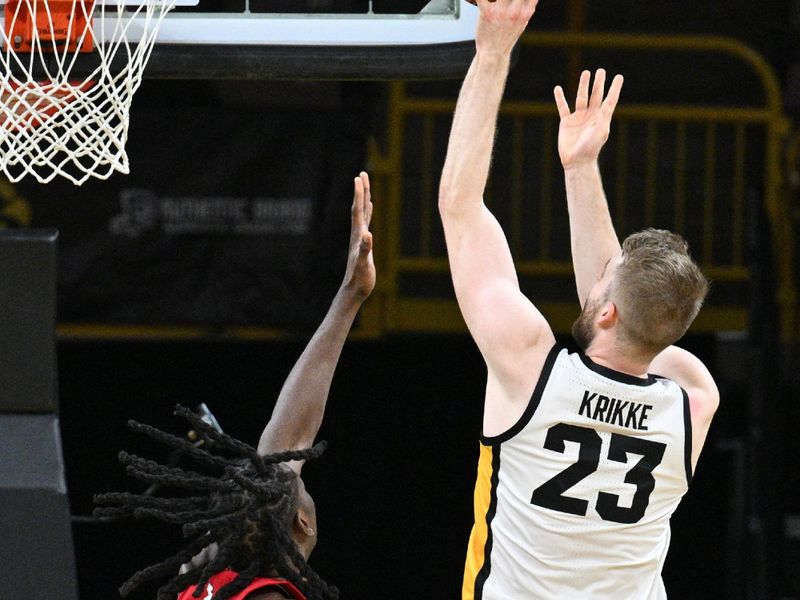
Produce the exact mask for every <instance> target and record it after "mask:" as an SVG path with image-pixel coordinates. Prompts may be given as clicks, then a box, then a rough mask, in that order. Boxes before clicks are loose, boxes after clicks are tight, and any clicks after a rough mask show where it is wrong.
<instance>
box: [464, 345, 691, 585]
mask: <svg viewBox="0 0 800 600" xmlns="http://www.w3.org/2000/svg"><path fill="white" fill-rule="evenodd" d="M691 440H692V435H691V419H690V413H689V400H688V397H687V395H686V393H685V392H684V391H683V390H682V389H681V388H680V387H679V386H678V385H677V384H676V383H675V382H673V381H670V380H668V379H663V378H659V377H656V376H649V377H648V378H646V379H643V378H639V377H634V376H631V375H627V374H625V373H619V372H617V371H613V370H611V369H609V368H606V367H603V366H601V365H598V364H595V363H593V362H592V361H591V360H590V359H589V358H588V357H586V356H584V355H582V354H570V353H568V352H567V351H566V350H564V349H562V348H560V347H558V346H556V347H554V348H553V350H551V351H550V354H549V355H548V357H547V360H546V362H545V365H544V368H543V369H542V375H541V377H540V379H539V382H538V383H537V385H536V389H535V390H534V392H533V396H532V398H531V401H530V404H529V405H528V407H527V409H526V410H525V413H524V414H523V415H522V417H521V419H520V420H519V422H518V423H516V424H515V425H514V426H513V427H512V428H511V429H509V430H508V431H507V432H505V433H504V434H502V435H500V436H496V437H491V438H487V437H483V438H481V448H480V460H479V465H478V481H477V484H476V486H475V525H474V527H473V530H472V535H471V536H470V542H469V551H468V554H467V561H466V568H465V574H464V585H463V589H462V598H463V600H552V599H559V600H560V599H569V600H579V599H592V600H604V599H607V600H661V599H664V598H666V592H665V590H664V584H663V582H662V581H661V569H662V567H663V565H664V559H665V558H666V554H667V548H668V546H669V539H670V529H669V519H670V516H671V515H672V513H673V512H674V511H675V509H676V508H677V506H678V503H679V502H680V500H681V498H682V496H683V494H684V493H686V490H687V489H688V486H689V480H690V478H691V462H690V461H691Z"/></svg>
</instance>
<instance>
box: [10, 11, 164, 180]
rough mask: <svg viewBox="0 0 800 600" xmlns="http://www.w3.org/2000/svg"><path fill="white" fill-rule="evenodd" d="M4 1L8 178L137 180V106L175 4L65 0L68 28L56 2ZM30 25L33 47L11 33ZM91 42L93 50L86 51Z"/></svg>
mask: <svg viewBox="0 0 800 600" xmlns="http://www.w3.org/2000/svg"><path fill="white" fill-rule="evenodd" d="M5 1H6V2H9V5H8V9H7V11H6V19H5V20H6V23H5V24H4V25H5V26H4V27H3V28H2V49H0V171H2V173H4V174H5V175H6V177H8V178H9V179H10V180H11V181H19V180H20V179H21V178H23V177H24V176H26V175H32V176H34V177H35V178H36V179H37V180H38V181H40V182H41V183H47V182H49V181H51V180H52V179H53V178H54V177H56V176H62V177H66V178H67V179H69V180H70V181H72V182H73V183H75V184H76V185H80V184H82V183H84V182H85V181H86V180H87V179H89V178H90V177H96V178H98V179H107V178H108V177H109V176H110V175H112V174H113V173H114V172H115V171H118V172H120V173H128V172H129V170H130V169H129V164H128V155H127V153H126V151H125V143H126V141H127V139H128V122H129V115H130V106H131V101H132V99H133V94H134V93H135V92H136V90H137V89H138V88H139V85H140V84H141V81H142V72H143V71H144V68H145V66H146V65H147V61H148V59H149V58H150V53H151V51H152V49H153V44H154V42H155V39H156V35H157V34H158V28H159V25H160V24H161V21H162V19H163V18H164V16H165V15H166V14H167V12H168V11H169V10H170V9H171V8H172V6H173V0H141V2H139V3H137V4H136V5H128V6H125V1H126V0H97V1H96V2H93V1H92V0H66V2H65V1H64V0H61V6H62V7H63V6H66V7H68V8H66V10H67V11H69V14H70V19H69V21H68V24H67V25H66V31H65V28H64V25H63V21H64V20H63V19H61V20H60V21H59V19H58V18H57V17H56V18H54V14H56V12H57V10H56V9H55V8H54V7H55V5H56V4H57V3H58V2H57V0H18V2H13V1H12V0H5ZM128 1H129V0H128ZM2 8H3V7H0V10H2ZM64 10H65V9H63V8H62V11H64ZM26 15H27V16H26ZM26 22H27V23H28V24H27V25H26V27H27V36H28V40H30V42H29V43H28V42H27V41H26V40H24V39H23V38H24V36H20V35H15V34H13V33H10V32H14V30H15V24H17V23H21V24H23V25H25V24H26ZM93 22H94V23H95V26H94V28H93V27H92V24H93ZM32 24H35V25H36V26H35V27H34V26H32ZM54 30H55V32H56V33H55V34H53V33H52V32H53V31H54ZM9 37H11V38H12V39H9ZM65 37H66V39H72V40H73V42H72V43H66V42H65ZM26 44H28V45H27V46H26ZM85 45H90V46H93V51H92V52H91V53H79V52H77V48H81V47H84V46H85ZM87 64H88V66H87ZM76 65H80V69H77V68H75V67H76ZM72 71H74V73H73V74H71V72H72Z"/></svg>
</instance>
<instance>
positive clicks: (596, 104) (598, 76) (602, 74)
mask: <svg viewBox="0 0 800 600" xmlns="http://www.w3.org/2000/svg"><path fill="white" fill-rule="evenodd" d="M605 88H606V70H605V69H597V71H595V73H594V85H593V86H592V97H591V98H590V99H589V106H591V107H592V108H600V105H601V104H602V103H603V92H604V91H605Z"/></svg>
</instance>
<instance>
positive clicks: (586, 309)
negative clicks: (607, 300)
mask: <svg viewBox="0 0 800 600" xmlns="http://www.w3.org/2000/svg"><path fill="white" fill-rule="evenodd" d="M602 305H603V301H602V300H600V299H597V300H593V299H592V298H589V299H587V300H586V304H584V305H583V310H582V311H581V314H580V315H579V316H578V318H577V319H575V322H574V323H573V324H572V337H573V338H574V339H575V343H577V344H578V347H579V348H580V349H581V351H582V352H586V350H587V349H588V348H589V345H590V344H591V343H592V340H593V339H594V336H595V330H594V319H595V317H596V316H597V311H598V310H600V309H601V308H602Z"/></svg>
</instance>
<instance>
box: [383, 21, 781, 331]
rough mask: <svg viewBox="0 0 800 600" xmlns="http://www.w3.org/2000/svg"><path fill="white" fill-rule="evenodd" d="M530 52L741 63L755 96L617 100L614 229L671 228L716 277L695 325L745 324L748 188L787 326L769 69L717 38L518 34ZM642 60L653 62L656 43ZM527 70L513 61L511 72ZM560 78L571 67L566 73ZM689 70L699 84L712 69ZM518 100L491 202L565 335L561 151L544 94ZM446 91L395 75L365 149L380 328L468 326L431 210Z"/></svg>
mask: <svg viewBox="0 0 800 600" xmlns="http://www.w3.org/2000/svg"><path fill="white" fill-rule="evenodd" d="M532 48H537V53H540V52H542V51H543V50H547V51H553V50H556V51H564V52H573V53H574V52H576V51H577V52H581V51H584V50H586V51H590V50H598V49H601V50H602V51H603V52H604V53H608V52H612V53H613V55H614V56H620V57H623V58H624V57H626V56H627V57H630V56H634V55H635V56H636V59H637V61H638V62H639V63H640V64H641V63H642V62H644V63H645V64H646V61H648V60H649V58H648V54H647V53H648V52H653V51H655V52H657V53H661V54H662V55H663V54H664V53H667V54H675V55H683V56H685V55H686V54H687V53H696V54H697V55H698V56H699V57H706V56H712V55H713V56H721V57H724V58H725V60H730V61H735V65H736V68H737V69H746V70H747V71H749V74H750V76H751V77H752V78H753V79H754V80H755V81H756V82H757V85H758V86H759V87H760V90H756V91H757V92H758V94H759V96H760V97H761V98H763V101H759V102H757V103H751V104H752V105H750V104H747V105H741V104H739V105H736V104H734V103H731V105H730V106H728V105H702V106H701V105H684V104H681V105H672V104H641V103H630V102H626V101H625V99H624V98H623V102H622V103H621V104H620V106H619V107H618V108H617V112H616V113H615V122H614V124H613V126H612V135H611V139H610V141H609V143H608V147H607V148H606V150H605V151H604V154H603V156H602V157H601V158H602V164H601V168H602V170H603V173H604V177H605V183H606V191H607V194H608V197H609V204H610V207H611V209H612V214H613V216H614V220H615V225H616V227H617V230H618V233H619V234H620V235H621V236H622V235H626V234H627V233H630V232H632V231H635V230H637V229H641V228H642V227H646V226H659V227H664V228H668V229H672V230H675V231H678V232H679V233H682V234H683V235H684V236H685V237H687V239H688V240H689V241H690V244H691V246H692V248H693V253H694V255H695V256H696V257H697V258H698V259H699V261H700V263H701V264H702V266H703V267H704V271H705V272H706V273H707V274H708V276H709V277H710V278H711V279H712V281H714V288H713V292H712V296H710V299H709V303H708V305H707V306H706V307H705V308H704V310H703V311H702V312H701V316H700V317H699V318H698V320H697V322H696V323H695V325H694V326H693V327H694V330H695V331H715V330H726V329H727V330H730V329H743V328H744V327H745V326H746V322H747V307H748V297H749V285H750V269H749V264H748V258H749V257H748V252H747V244H746V240H747V235H748V231H747V219H748V216H747V215H748V203H749V202H750V200H749V198H750V197H751V196H756V197H758V198H760V202H762V203H763V206H764V208H765V210H766V213H767V215H768V217H769V220H770V222H771V225H772V229H773V240H774V245H775V252H774V255H775V269H776V273H777V278H778V290H777V302H778V305H779V307H780V311H781V320H780V327H781V335H782V337H783V339H786V340H788V339H793V338H794V337H796V320H795V313H796V304H797V296H796V291H795V286H794V281H793V251H792V247H793V244H792V233H791V229H792V228H791V220H790V215H789V210H788V203H787V199H786V195H785V193H784V190H785V186H784V182H783V178H782V173H783V165H782V163H781V161H782V157H783V143H784V140H785V136H786V133H787V130H788V121H787V118H786V116H785V115H784V113H783V110H782V106H781V92H780V87H779V84H778V82H777V78H776V77H775V74H774V73H773V71H772V69H771V68H770V66H769V65H768V64H767V63H766V62H765V61H764V59H763V58H762V57H761V56H760V55H758V54H757V53H755V52H754V51H752V50H750V49H749V48H747V47H745V46H743V45H741V44H739V43H738V42H735V41H733V40H730V39H725V38H719V37H699V38H698V37H674V36H669V37H667V36H651V35H647V36H640V35H610V34H609V35H606V34H602V35H601V34H577V33H537V34H526V36H524V38H523V48H522V53H523V54H522V55H523V56H525V53H526V52H530V51H531V49H532ZM652 60H653V69H654V70H658V71H660V64H659V62H658V61H657V56H656V55H655V54H654V55H652ZM698 70H700V71H702V69H698ZM665 73H666V74H665V75H664V77H665V78H666V77H668V72H666V71H665ZM521 76H523V75H521V74H520V69H519V67H517V68H516V69H515V71H514V72H513V73H512V75H511V81H512V82H513V78H514V77H521ZM567 77H572V74H565V75H564V76H563V78H562V81H565V80H566V79H567ZM698 77H699V81H702V80H703V78H705V77H707V74H703V73H702V72H701V73H700V74H699V75H698ZM552 83H553V84H554V83H557V82H552ZM412 85H413V84H412ZM417 87H418V86H417ZM550 87H552V86H550ZM518 96H519V94H516V95H514V94H511V95H510V99H509V100H507V101H505V102H504V104H503V105H502V107H501V111H500V117H499V121H498V142H497V144H496V150H495V156H494V159H493V176H492V181H490V183H489V185H488V187H487V193H486V201H487V204H489V205H490V208H492V209H493V211H494V212H495V213H496V214H497V216H498V218H499V220H500V221H501V223H502V224H503V227H504V230H505V232H506V235H507V236H508V239H509V244H510V246H511V249H512V252H513V254H514V256H515V260H516V263H517V269H518V271H519V273H520V277H521V283H522V287H523V289H524V290H525V291H526V292H527V293H528V294H529V295H530V296H531V298H532V299H533V300H534V301H535V302H536V304H537V306H539V307H540V309H541V310H542V312H543V313H544V314H545V316H546V317H548V320H549V321H550V323H551V324H552V325H553V327H554V329H556V330H557V331H566V330H567V329H568V327H569V325H570V324H571V322H572V320H573V319H574V318H575V316H576V315H577V312H578V306H577V302H576V300H575V299H574V298H575V296H574V284H573V281H572V267H571V263H570V260H569V238H568V229H567V225H566V208H565V204H564V201H563V183H562V175H561V172H560V165H559V162H558V157H557V150H556V137H557V131H558V121H557V114H556V111H555V107H554V105H553V102H552V100H551V99H550V98H549V97H548V98H545V97H543V96H542V97H536V98H524V97H523V98H522V99H520V98H519V97H518ZM454 101H455V96H454V94H453V95H451V96H450V97H448V98H441V97H435V96H433V97H432V96H430V95H429V94H427V93H425V92H422V93H416V94H415V93H414V92H413V91H410V84H406V83H401V82H396V83H393V84H391V93H390V101H389V114H388V124H387V125H388V129H387V131H388V134H387V144H386V148H385V149H384V150H383V151H382V152H381V151H379V150H378V149H377V148H373V149H372V153H371V154H372V157H373V161H372V162H373V165H372V170H373V173H374V177H375V179H376V180H378V181H380V182H381V185H382V186H383V190H382V191H383V193H384V194H385V196H383V198H384V202H385V203H386V207H385V208H384V209H383V210H382V211H381V213H383V214H382V215H381V217H382V227H383V229H382V232H383V233H384V235H383V236H381V237H382V239H381V243H380V245H379V246H378V248H379V259H380V260H379V266H380V268H381V276H380V281H381V283H380V288H379V290H378V292H379V296H380V299H378V300H377V301H376V310H377V311H378V312H379V313H380V314H379V316H377V317H376V319H377V320H375V321H373V323H374V324H377V323H379V327H378V329H379V330H381V331H461V330H463V328H464V325H463V322H462V320H461V317H460V315H459V313H458V310H457V307H456V305H455V302H454V301H453V295H452V291H451V289H450V288H449V274H448V265H447V258H446V252H445V248H444V243H443V239H442V235H441V229H440V225H439V220H438V214H437V209H436V197H437V190H436V188H437V184H438V175H439V171H440V169H441V165H442V161H443V153H444V149H445V146H446V135H447V130H448V129H449V123H450V119H451V115H452V111H453V108H454Z"/></svg>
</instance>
